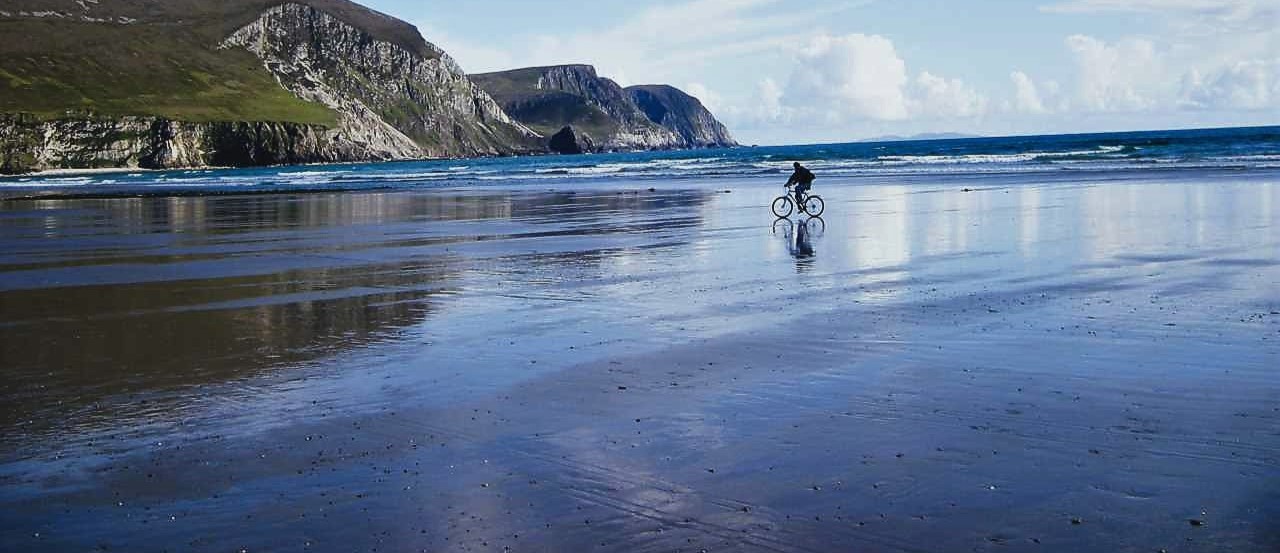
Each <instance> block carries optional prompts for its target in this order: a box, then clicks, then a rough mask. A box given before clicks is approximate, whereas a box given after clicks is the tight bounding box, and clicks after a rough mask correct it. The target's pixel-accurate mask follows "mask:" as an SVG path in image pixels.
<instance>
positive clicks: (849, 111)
mask: <svg viewBox="0 0 1280 553" xmlns="http://www.w3.org/2000/svg"><path fill="white" fill-rule="evenodd" d="M906 84H907V64H906V62H904V61H903V60H902V58H901V57H899V56H898V52H897V50H896V49H895V48H894V46H893V42H891V41H890V40H889V39H887V38H885V37H882V36H879V35H864V34H851V35H845V36H838V37H836V36H830V35H819V36H817V37H814V38H813V39H812V40H811V41H810V42H809V44H808V45H807V46H805V47H804V48H803V49H801V50H800V52H799V55H798V56H797V60H796V66H795V68H794V69H793V71H792V73H791V77H790V78H789V79H788V81H787V86H786V91H785V93H784V95H783V97H782V103H783V105H784V106H786V107H787V108H789V109H791V110H794V111H795V112H797V113H798V114H799V116H800V118H802V119H806V120H815V121H825V122H828V123H839V122H842V121H845V120H848V119H876V120H886V121H892V120H900V119H906V118H907V97H906V94H905V92H904V90H903V88H904V86H905V85H906Z"/></svg>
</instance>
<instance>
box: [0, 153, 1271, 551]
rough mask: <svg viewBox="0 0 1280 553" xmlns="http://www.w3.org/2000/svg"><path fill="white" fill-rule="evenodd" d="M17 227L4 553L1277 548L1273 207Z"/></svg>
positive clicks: (1216, 179)
mask: <svg viewBox="0 0 1280 553" xmlns="http://www.w3.org/2000/svg"><path fill="white" fill-rule="evenodd" d="M776 184H777V183H771V184H764V183H763V181H761V180H752V179H730V178H725V179H716V180H712V179H688V180H671V181H663V180H634V181H632V180H624V179H618V180H616V181H614V182H600V183H596V184H590V185H586V186H582V187H579V188H576V189H573V190H570V189H567V188H564V187H560V188H559V189H552V188H551V187H536V188H535V187H532V186H523V187H509V188H503V187H501V186H492V187H479V186H477V187H470V188H456V189H440V190H428V191H362V192H333V193H314V194H256V195H235V194H226V195H221V196H213V197H201V196H184V197H172V198H170V197H145V198H84V199H76V198H67V199H56V198H55V199H41V200H16V201H5V202H0V244H2V248H0V252H3V253H0V338H2V340H0V356H2V359H3V363H0V381H2V382H3V384H2V385H0V400H2V401H3V403H4V404H5V405H6V407H5V409H3V410H0V429H3V432H0V436H2V438H0V527H3V528H4V529H5V530H4V532H2V533H0V550H3V551H79V552H83V551H248V552H257V551H548V552H555V551H588V550H596V551H664V552H665V551H694V552H696V551H702V550H706V551H787V552H792V551H794V552H800V551H886V552H888V551H910V552H927V551H1052V552H1081V551H1108V552H1118V551H1133V552H1156V551H1170V552H1174V551H1177V552H1190V551H1196V552H1200V551H1202V552H1221V551H1242V552H1243V551H1250V552H1262V551H1280V523H1277V521H1280V373H1277V372H1276V371H1277V367H1280V287H1278V286H1277V283H1280V172H1277V171H1275V170H1255V171H1248V172H1237V171H1230V170H1204V171H1195V170H1185V171H1178V172H1160V171H1116V172H1101V171H1100V172H1095V173H1087V174H1086V173H1081V174H1072V173H1071V172H1060V173H1057V174H1052V175H1048V174H1035V173H1028V174H1011V175H1000V176H984V175H967V176H955V177H946V176H927V177H920V178H912V177H910V176H904V177H884V178H845V179H840V178H833V179H824V180H822V181H820V184H819V186H818V187H817V189H816V190H815V191H816V192H817V193H819V194H821V195H822V196H823V197H825V198H826V201H827V212H826V214H825V215H824V217H823V218H822V219H821V220H813V221H803V220H801V219H798V218H796V217H793V218H792V219H791V220H789V221H781V222H775V220H774V217H773V216H772V215H771V214H770V213H769V208H768V205H769V202H770V200H772V199H773V197H774V196H776V195H777V194H778V192H779V191H780V190H781V187H780V186H777V185H776Z"/></svg>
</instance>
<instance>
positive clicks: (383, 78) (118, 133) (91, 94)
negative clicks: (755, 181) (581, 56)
mask: <svg viewBox="0 0 1280 553" xmlns="http://www.w3.org/2000/svg"><path fill="white" fill-rule="evenodd" d="M0 36H3V37H5V40H0V172H3V173H21V172H29V171H36V170H43V169H77V168H105V167H114V168H132V167H141V168H154V169H164V168H177V167H198V166H207V165H217V166H243V165H269V164H292V163H312V162H340V161H370V160H397V159H420V158H440V157H473V156H493V155H510V154H518V153H538V152H547V151H553V150H554V151H564V150H587V151H600V150H647V149H670V148H690V147H703V146H726V145H733V144H734V143H733V140H732V138H731V137H729V135H728V133H727V132H725V130H724V127H723V126H722V125H720V124H719V122H717V121H715V118H714V117H713V116H712V115H711V114H710V113H709V112H707V111H706V109H705V108H704V107H702V105H701V104H700V103H699V102H698V101H697V100H696V99H694V98H692V97H690V96H688V95H686V94H684V93H681V92H679V91H678V90H676V89H674V88H669V87H633V88H632V89H623V88H622V87H620V86H619V85H618V84H617V83H615V82H613V81H611V80H609V79H606V78H602V77H600V76H599V75H597V74H596V71H595V69H594V68H592V67H590V66H585V65H568V66H555V67H542V68H529V69H520V70H514V71H507V72H502V73H493V74H487V75H477V76H468V75H466V74H465V73H463V71H462V70H461V69H460V68H459V67H458V65H457V64H456V63H455V62H454V61H453V60H452V59H451V58H450V57H449V56H448V55H447V54H446V53H445V52H444V51H442V50H440V49H439V48H437V47H436V46H435V45H433V44H431V43H430V42H427V40H426V39H424V38H423V37H422V36H421V35H420V34H419V33H418V31H417V29H416V28H414V27H413V26H412V25H409V24H407V23H405V22H403V21H400V20H398V19H395V18H393V17H390V16H387V15H385V14H381V13H378V12H376V11H373V10H370V9H368V8H365V7H363V6H360V5H359V4H355V3H353V2H350V1H348V0H287V1H283V2H282V1H280V0H220V1H218V2H208V1H205V0H163V1H161V0H112V1H111V2H104V1H99V0H6V1H5V2H4V3H3V4H0ZM570 127H572V128H570ZM557 134H560V139H559V140H558V141H556V143H555V145H554V146H555V148H553V144H552V141H551V140H550V138H551V137H553V136H554V135H557Z"/></svg>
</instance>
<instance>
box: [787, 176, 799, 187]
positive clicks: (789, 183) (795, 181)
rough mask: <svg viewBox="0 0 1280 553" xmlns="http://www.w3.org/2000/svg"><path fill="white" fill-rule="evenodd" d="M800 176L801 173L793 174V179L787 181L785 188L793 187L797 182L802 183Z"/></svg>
mask: <svg viewBox="0 0 1280 553" xmlns="http://www.w3.org/2000/svg"><path fill="white" fill-rule="evenodd" d="M799 176H800V173H792V174H791V178H789V179H787V184H784V185H783V186H791V185H793V184H795V183H797V182H800V179H799Z"/></svg>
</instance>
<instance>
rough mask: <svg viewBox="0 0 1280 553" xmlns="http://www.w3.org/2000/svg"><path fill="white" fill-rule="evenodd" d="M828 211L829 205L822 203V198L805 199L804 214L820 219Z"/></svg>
mask: <svg viewBox="0 0 1280 553" xmlns="http://www.w3.org/2000/svg"><path fill="white" fill-rule="evenodd" d="M826 209H827V203H826V202H824V201H822V197H821V196H809V197H808V198H805V199H804V212H805V213H808V214H809V216H810V217H819V216H821V215H822V212H823V211H825V210H826Z"/></svg>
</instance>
